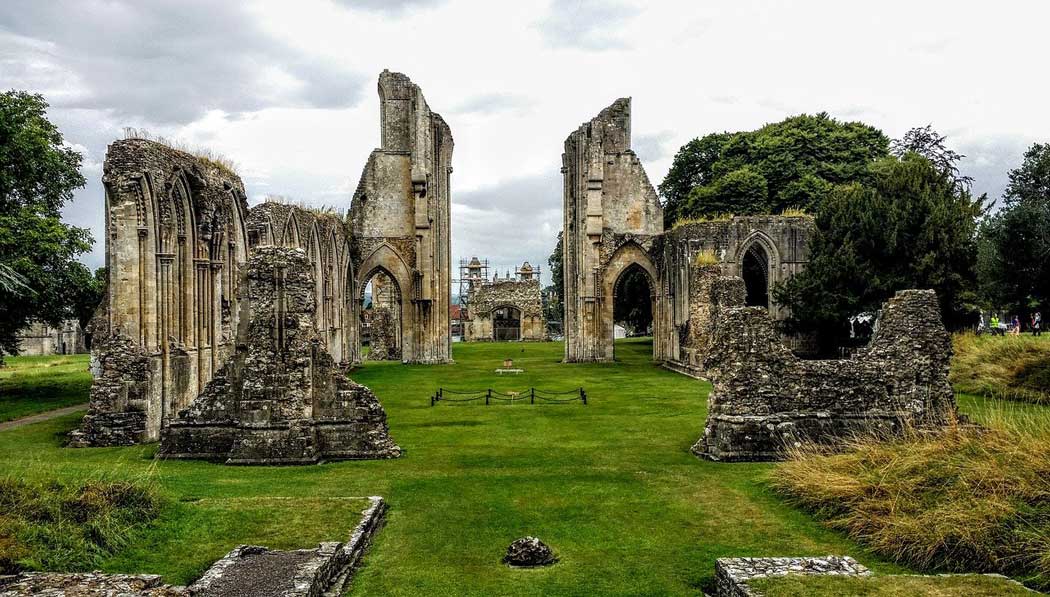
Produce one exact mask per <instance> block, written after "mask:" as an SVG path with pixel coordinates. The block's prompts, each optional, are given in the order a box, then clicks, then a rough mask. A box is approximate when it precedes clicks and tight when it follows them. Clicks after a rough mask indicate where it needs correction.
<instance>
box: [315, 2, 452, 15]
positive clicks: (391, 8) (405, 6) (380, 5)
mask: <svg viewBox="0 0 1050 597" xmlns="http://www.w3.org/2000/svg"><path fill="white" fill-rule="evenodd" d="M335 3H336V4H339V5H340V6H345V7H347V8H351V9H354V8H359V9H361V10H367V11H371V12H382V13H386V14H400V13H403V12H405V11H407V10H410V9H413V8H428V7H431V6H440V5H441V4H444V3H445V0H335Z"/></svg>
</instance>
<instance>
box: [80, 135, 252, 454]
mask: <svg viewBox="0 0 1050 597" xmlns="http://www.w3.org/2000/svg"><path fill="white" fill-rule="evenodd" d="M103 184H104V186H105V190H106V210H105V211H106V265H107V267H108V268H109V279H108V284H107V292H106V297H105V299H104V300H103V303H102V304H101V305H100V307H99V310H98V312H97V313H96V315H95V318H94V320H93V321H92V323H91V326H90V327H91V331H92V334H93V346H92V354H93V361H94V362H93V370H94V372H95V383H94V385H93V386H92V388H91V405H90V408H89V411H88V414H87V415H86V416H85V417H84V423H83V426H82V428H81V429H80V430H79V431H78V432H74V434H73V435H72V436H71V437H72V441H71V445H126V444H132V443H137V442H142V441H154V440H156V439H157V438H158V436H159V433H160V428H161V425H162V422H163V421H164V420H166V419H167V418H168V417H169V416H171V415H172V414H173V413H174V412H175V411H177V410H178V409H180V408H184V407H185V406H186V405H188V404H189V403H190V402H191V401H192V400H193V399H194V398H195V397H196V396H197V394H198V393H199V392H200V391H201V390H202V389H203V388H204V385H205V384H206V383H207V382H208V380H210V379H211V377H212V374H213V372H214V371H215V370H216V369H218V366H219V364H220V363H221V362H223V361H224V360H225V359H226V358H227V357H228V356H229V355H230V354H231V353H232V351H233V347H234V342H235V336H236V334H237V332H238V321H239V312H240V308H239V306H238V285H239V281H240V276H239V275H238V271H239V268H240V267H241V266H242V264H243V263H244V261H245V259H246V252H247V239H246V236H245V232H244V219H245V215H246V212H247V204H246V200H245V194H244V186H243V184H242V183H241V180H240V178H239V177H238V176H237V175H236V174H234V173H233V172H231V171H229V170H227V169H225V168H223V167H221V166H218V165H216V164H214V163H212V162H210V161H207V160H202V159H199V158H197V157H195V156H193V155H190V154H188V153H185V152H182V151H178V150H175V149H171V148H169V147H166V146H164V145H161V144H159V143H155V142H152V141H147V140H143V139H128V140H124V141H117V142H114V143H113V144H111V145H110V146H109V150H108V152H107V154H106V161H105V165H104V174H103Z"/></svg>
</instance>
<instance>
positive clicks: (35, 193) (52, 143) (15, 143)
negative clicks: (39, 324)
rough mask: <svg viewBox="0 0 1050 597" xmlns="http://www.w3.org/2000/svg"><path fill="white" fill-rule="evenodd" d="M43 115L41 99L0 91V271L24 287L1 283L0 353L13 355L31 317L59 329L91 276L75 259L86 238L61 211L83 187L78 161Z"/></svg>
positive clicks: (44, 108) (88, 240)
mask: <svg viewBox="0 0 1050 597" xmlns="http://www.w3.org/2000/svg"><path fill="white" fill-rule="evenodd" d="M46 112H47V102H46V101H44V98H43V97H42V96H40V95H36V94H30V93H26V92H22V91H8V92H6V93H2V94H0V266H2V268H3V269H5V270H6V271H9V272H10V273H13V274H15V275H17V276H18V277H19V279H21V280H22V281H23V284H24V286H25V287H27V288H28V290H26V288H17V287H9V286H10V285H7V284H4V285H0V351H2V352H6V353H8V354H16V350H17V334H18V332H19V330H21V329H22V328H23V327H25V326H26V325H27V324H28V323H29V321H30V320H31V319H40V320H42V321H45V322H47V323H50V324H52V325H58V324H59V323H60V322H61V321H62V320H64V319H67V318H69V317H74V316H75V315H76V313H75V309H74V308H73V305H74V303H76V301H77V298H76V297H77V294H78V293H80V292H81V291H82V285H83V283H84V282H85V280H86V279H90V278H91V274H90V272H88V271H87V269H86V268H84V266H83V265H82V264H80V263H79V262H77V261H76V257H77V256H78V255H81V254H83V253H84V252H86V251H87V250H88V249H90V248H91V242H92V241H91V236H90V233H89V232H88V230H86V229H84V228H77V227H74V226H70V225H68V224H65V223H63V222H62V217H61V213H60V210H61V208H62V206H63V205H65V204H66V203H67V202H69V201H70V200H72V198H73V192H74V191H75V190H76V189H77V188H79V187H82V186H83V185H84V177H83V176H82V175H81V174H80V163H81V156H80V154H79V153H77V152H76V151H75V150H73V149H71V148H70V147H67V146H66V145H65V144H64V143H63V139H62V134H61V133H60V132H59V131H58V129H57V128H56V127H55V125H53V124H52V123H51V122H50V121H48V119H47V115H46ZM85 274H86V278H85Z"/></svg>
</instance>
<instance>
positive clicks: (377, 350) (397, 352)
mask: <svg viewBox="0 0 1050 597" xmlns="http://www.w3.org/2000/svg"><path fill="white" fill-rule="evenodd" d="M361 300H362V308H361V344H362V346H367V347H368V351H367V354H366V355H365V358H366V359H368V360H370V361H400V360H401V335H402V330H401V321H402V314H401V289H400V288H398V285H397V282H396V281H395V280H394V277H393V276H391V275H390V274H389V273H387V272H386V271H385V270H381V269H380V270H376V271H375V272H374V273H373V274H372V275H371V276H369V277H368V278H367V279H366V280H365V286H364V289H363V292H362V297H361Z"/></svg>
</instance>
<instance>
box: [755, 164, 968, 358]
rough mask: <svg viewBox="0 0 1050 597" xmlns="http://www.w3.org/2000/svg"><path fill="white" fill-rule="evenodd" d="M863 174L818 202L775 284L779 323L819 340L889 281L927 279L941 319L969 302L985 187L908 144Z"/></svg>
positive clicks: (880, 298) (884, 293)
mask: <svg viewBox="0 0 1050 597" xmlns="http://www.w3.org/2000/svg"><path fill="white" fill-rule="evenodd" d="M870 170H871V176H870V181H869V182H868V184H860V183H852V184H848V185H840V186H837V187H834V188H833V189H832V191H831V193H830V194H829V195H828V198H827V200H826V201H825V202H824V203H823V205H822V206H821V207H820V209H819V210H818V212H817V222H816V223H817V233H816V235H815V237H814V239H813V242H812V243H811V245H810V262H809V264H808V265H807V266H806V269H805V270H803V271H802V273H800V274H799V275H797V276H795V277H794V278H792V279H791V280H790V281H788V283H787V284H786V285H784V286H781V287H779V288H777V289H776V290H775V297H776V300H777V302H779V303H780V304H783V305H786V306H788V307H789V308H790V309H791V311H792V316H791V319H789V320H788V325H789V326H790V327H792V328H793V329H796V330H800V331H810V332H816V333H817V334H818V337H819V339H820V340H821V345H822V346H823V347H824V348H825V349H828V348H831V347H834V346H836V345H838V344H840V343H842V342H843V341H844V340H845V338H846V337H847V321H848V318H849V317H850V316H852V315H857V314H859V313H864V312H874V311H875V310H877V309H878V308H879V307H880V306H881V304H882V303H883V302H884V301H885V300H886V299H888V298H890V297H891V296H893V294H894V293H895V292H896V291H898V290H903V289H906V288H932V289H934V290H936V291H937V296H938V298H939V299H940V301H941V309H942V316H943V317H944V318H945V323H946V324H948V325H949V326H952V325H954V324H958V323H960V322H962V321H964V320H965V319H966V318H967V317H968V315H969V314H970V313H972V311H973V302H974V301H975V296H974V294H973V292H972V289H973V288H974V282H975V261H976V234H975V233H976V228H977V222H978V220H979V218H980V217H981V216H982V215H983V214H984V210H985V207H984V204H985V197H983V196H982V197H980V198H976V199H975V198H974V197H972V195H971V194H970V192H969V190H968V189H967V188H965V187H963V186H960V185H959V184H957V181H956V180H955V179H954V177H953V176H952V175H951V173H950V172H946V171H945V170H944V169H942V168H940V167H938V166H937V165H935V164H934V163H933V162H931V161H930V160H929V159H927V158H925V157H924V156H921V155H918V154H916V153H913V152H912V153H906V154H904V155H903V156H902V157H900V158H893V157H889V158H883V159H881V160H879V161H878V162H876V163H874V164H873V165H872V166H871V168H870Z"/></svg>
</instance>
